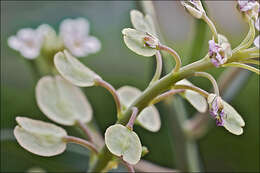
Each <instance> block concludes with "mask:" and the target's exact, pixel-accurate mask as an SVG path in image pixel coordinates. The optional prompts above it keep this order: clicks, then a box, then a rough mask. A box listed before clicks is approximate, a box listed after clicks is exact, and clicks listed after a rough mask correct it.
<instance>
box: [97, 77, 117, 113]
mask: <svg viewBox="0 0 260 173" xmlns="http://www.w3.org/2000/svg"><path fill="white" fill-rule="evenodd" d="M95 84H96V85H97V86H102V87H104V88H105V89H107V90H108V91H109V92H110V93H111V95H112V96H113V98H114V100H115V103H116V109H117V117H118V118H119V117H120V115H121V113H122V112H121V111H122V110H121V103H120V100H119V96H118V94H117V92H116V89H115V88H114V87H113V86H112V85H111V84H109V83H108V82H106V81H104V80H102V79H99V78H98V79H95Z"/></svg>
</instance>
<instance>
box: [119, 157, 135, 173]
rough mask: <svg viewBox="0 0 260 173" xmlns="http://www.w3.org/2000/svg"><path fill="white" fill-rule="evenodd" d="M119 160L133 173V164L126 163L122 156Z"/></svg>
mask: <svg viewBox="0 0 260 173" xmlns="http://www.w3.org/2000/svg"><path fill="white" fill-rule="evenodd" d="M121 162H122V163H123V164H124V165H125V167H126V168H127V170H128V172H131V173H135V170H134V167H133V165H131V164H129V163H127V162H126V161H124V160H123V159H122V158H121Z"/></svg>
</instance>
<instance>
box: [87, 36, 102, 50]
mask: <svg viewBox="0 0 260 173" xmlns="http://www.w3.org/2000/svg"><path fill="white" fill-rule="evenodd" d="M85 48H86V51H87V52H89V53H96V52H97V51H99V50H100V48H101V43H100V41H99V40H98V39H97V38H96V37H92V36H90V37H87V38H86V41H85Z"/></svg>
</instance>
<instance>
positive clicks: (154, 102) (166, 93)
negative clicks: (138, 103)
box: [149, 89, 185, 105]
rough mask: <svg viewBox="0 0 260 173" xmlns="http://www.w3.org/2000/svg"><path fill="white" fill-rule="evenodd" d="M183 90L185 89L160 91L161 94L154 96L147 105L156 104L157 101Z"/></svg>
mask: <svg viewBox="0 0 260 173" xmlns="http://www.w3.org/2000/svg"><path fill="white" fill-rule="evenodd" d="M184 91H185V90H184V89H171V90H169V91H166V92H164V93H162V94H161V95H159V96H157V97H155V98H154V99H153V100H152V101H151V102H150V104H149V105H154V104H157V103H159V102H161V101H163V100H165V99H167V98H169V97H171V96H173V95H175V94H178V93H182V92H184Z"/></svg>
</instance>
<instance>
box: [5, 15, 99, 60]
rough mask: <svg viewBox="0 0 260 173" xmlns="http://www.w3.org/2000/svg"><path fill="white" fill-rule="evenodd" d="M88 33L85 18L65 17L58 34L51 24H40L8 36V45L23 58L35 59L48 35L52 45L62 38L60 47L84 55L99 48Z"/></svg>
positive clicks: (94, 39) (76, 54)
mask: <svg viewBox="0 0 260 173" xmlns="http://www.w3.org/2000/svg"><path fill="white" fill-rule="evenodd" d="M88 34H89V23H88V21H87V20H86V19H84V18H77V19H65V20H64V21H63V22H62V23H61V25H60V35H59V36H56V32H55V30H54V29H53V28H52V27H51V26H49V25H47V24H42V25H40V26H39V27H38V28H37V29H32V28H24V29H21V30H19V31H18V32H17V34H16V35H15V36H11V37H9V38H8V45H9V47H11V48H12V49H14V50H17V51H19V52H20V53H21V55H22V56H24V57H25V58H27V59H35V58H37V57H38V56H39V55H40V53H41V50H42V48H43V47H44V46H45V45H44V44H46V43H49V42H47V41H46V40H47V39H49V38H48V37H51V41H50V42H51V44H52V45H55V43H56V44H58V43H59V41H60V40H62V44H63V46H62V47H65V48H67V49H68V50H69V51H70V52H71V53H72V54H73V55H75V56H77V57H85V56H87V55H88V54H91V53H96V52H97V51H99V50H100V48H101V43H100V41H99V40H98V39H97V38H96V37H93V36H89V35H88ZM46 47H48V46H46ZM49 47H50V46H49Z"/></svg>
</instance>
